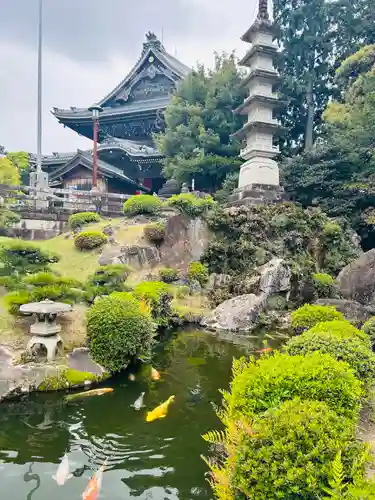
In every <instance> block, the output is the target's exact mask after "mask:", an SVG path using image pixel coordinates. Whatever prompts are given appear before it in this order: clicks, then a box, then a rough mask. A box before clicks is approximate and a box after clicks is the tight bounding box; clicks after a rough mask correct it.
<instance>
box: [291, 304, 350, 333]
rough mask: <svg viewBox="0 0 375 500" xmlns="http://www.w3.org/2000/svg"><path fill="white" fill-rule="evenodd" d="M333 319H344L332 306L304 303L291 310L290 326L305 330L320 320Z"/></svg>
mask: <svg viewBox="0 0 375 500" xmlns="http://www.w3.org/2000/svg"><path fill="white" fill-rule="evenodd" d="M333 320H345V318H344V315H343V314H342V313H340V312H339V311H337V310H336V308H335V307H333V306H319V305H315V304H305V305H304V306H302V307H299V308H298V309H297V310H296V311H293V312H292V327H293V328H294V329H295V330H305V329H308V328H311V327H312V326H314V325H316V324H317V323H321V322H322V321H333Z"/></svg>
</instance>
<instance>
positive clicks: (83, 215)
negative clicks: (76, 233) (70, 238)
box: [68, 212, 101, 229]
mask: <svg viewBox="0 0 375 500" xmlns="http://www.w3.org/2000/svg"><path fill="white" fill-rule="evenodd" d="M100 220H101V219H100V215H99V214H97V213H96V212H79V213H78V214H73V215H71V216H70V217H69V221H68V223H69V227H71V228H72V229H78V228H80V227H82V226H84V225H85V224H93V223H94V222H100Z"/></svg>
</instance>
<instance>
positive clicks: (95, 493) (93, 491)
mask: <svg viewBox="0 0 375 500" xmlns="http://www.w3.org/2000/svg"><path fill="white" fill-rule="evenodd" d="M106 462H107V461H105V462H104V464H103V465H102V466H101V467H100V469H99V470H98V471H97V472H95V474H94V475H93V476H92V478H91V479H90V481H89V484H88V485H87V488H86V489H85V491H84V492H83V493H82V500H97V499H98V498H99V493H100V490H101V489H102V483H103V474H104V466H105V464H106Z"/></svg>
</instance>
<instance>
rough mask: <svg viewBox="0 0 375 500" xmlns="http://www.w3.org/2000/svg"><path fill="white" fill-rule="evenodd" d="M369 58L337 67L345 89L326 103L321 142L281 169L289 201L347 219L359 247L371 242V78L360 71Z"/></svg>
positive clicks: (363, 54) (374, 230)
mask: <svg viewBox="0 0 375 500" xmlns="http://www.w3.org/2000/svg"><path fill="white" fill-rule="evenodd" d="M371 57H373V49H372V48H363V49H362V50H360V51H359V52H358V53H357V54H354V55H353V56H351V57H350V58H349V59H347V60H346V61H344V62H343V64H342V66H341V67H340V68H339V69H338V75H339V77H342V78H343V79H344V81H345V83H348V84H349V86H348V87H347V88H345V87H344V88H342V89H341V90H342V101H340V102H338V101H332V102H330V103H329V105H328V106H327V109H326V110H325V112H324V121H325V127H324V129H325V133H324V135H323V136H322V140H321V141H320V143H319V144H317V145H316V146H315V147H314V148H313V149H312V150H311V151H309V152H307V153H305V154H302V155H297V156H295V157H294V158H293V159H291V160H289V161H287V162H286V163H285V164H284V165H283V167H282V172H283V177H284V180H283V184H284V186H285V189H286V190H287V192H288V193H289V195H290V197H291V199H293V200H295V201H298V202H300V203H302V204H303V205H304V206H308V205H311V204H314V205H316V204H319V206H320V207H321V208H322V209H323V210H325V211H326V212H327V213H328V214H329V215H330V216H334V217H343V218H344V217H345V218H348V219H349V220H350V222H351V225H352V227H353V228H354V229H355V230H356V231H357V232H358V233H359V234H360V236H361V237H362V244H363V246H364V247H365V248H372V247H373V246H374V238H375V226H374V218H373V207H374V205H375V196H374V193H375V189H374V186H375V183H374V172H375V154H374V144H373V137H374V133H375V100H374V98H373V96H374V92H375V73H374V70H371V71H368V72H366V70H367V69H368V68H369V66H370V65H371ZM362 70H364V71H365V72H364V73H361V71H362Z"/></svg>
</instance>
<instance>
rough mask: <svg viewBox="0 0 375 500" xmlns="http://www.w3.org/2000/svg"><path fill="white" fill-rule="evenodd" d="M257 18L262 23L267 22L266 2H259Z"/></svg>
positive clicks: (261, 0)
mask: <svg viewBox="0 0 375 500" xmlns="http://www.w3.org/2000/svg"><path fill="white" fill-rule="evenodd" d="M258 18H259V19H261V20H262V21H269V18H270V16H269V14H268V0H259V10H258Z"/></svg>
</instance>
